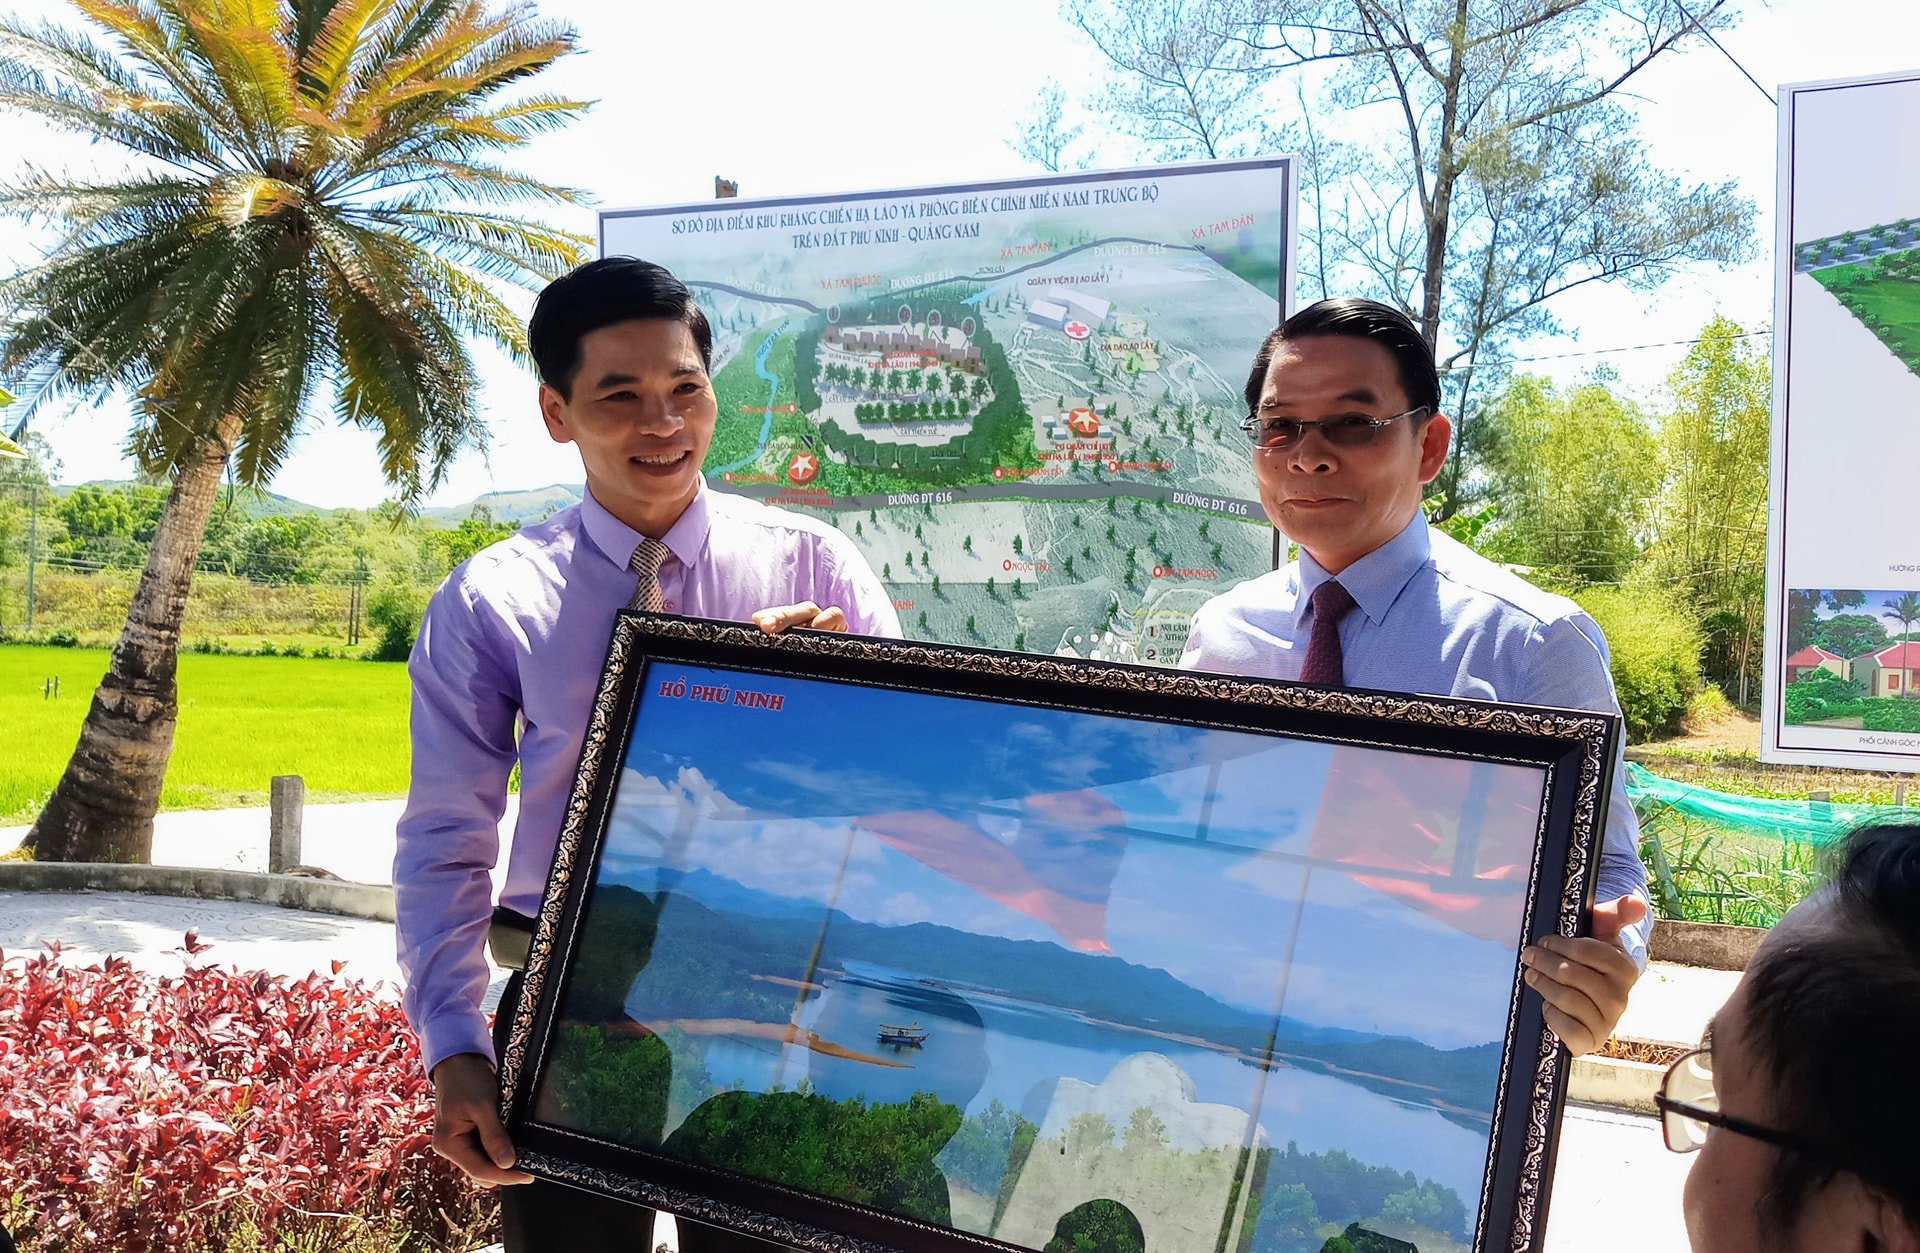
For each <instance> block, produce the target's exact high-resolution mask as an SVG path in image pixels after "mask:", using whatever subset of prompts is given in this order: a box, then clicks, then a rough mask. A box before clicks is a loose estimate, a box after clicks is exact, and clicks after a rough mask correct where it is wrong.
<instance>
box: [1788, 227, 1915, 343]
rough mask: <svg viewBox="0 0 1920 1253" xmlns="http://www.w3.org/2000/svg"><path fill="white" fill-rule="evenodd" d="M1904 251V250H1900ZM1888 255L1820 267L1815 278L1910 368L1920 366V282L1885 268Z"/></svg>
mask: <svg viewBox="0 0 1920 1253" xmlns="http://www.w3.org/2000/svg"><path fill="white" fill-rule="evenodd" d="M1896 255H1901V254H1896ZM1886 260H1888V258H1884V257H1883V258H1881V259H1880V260H1879V261H1878V262H1870V263H1868V264H1866V265H1837V266H1833V267H1832V268H1830V269H1825V270H1816V271H1815V272H1814V275H1813V277H1814V279H1815V281H1817V282H1818V283H1819V284H1820V285H1821V286H1822V287H1825V288H1826V289H1827V290H1828V291H1830V292H1832V293H1833V294H1834V296H1835V297H1837V298H1838V299H1839V301H1840V303H1841V304H1842V305H1845V306H1846V308H1847V311H1848V312H1850V313H1852V314H1853V315H1854V316H1855V317H1857V318H1859V319H1860V320H1861V321H1862V322H1865V321H1866V320H1867V319H1868V318H1869V317H1872V318H1876V319H1877V320H1878V321H1879V322H1880V325H1879V326H1878V327H1869V328H1868V329H1870V330H1872V331H1873V333H1874V334H1875V335H1877V336H1879V338H1880V341H1881V342H1882V343H1884V344H1886V346H1887V347H1888V348H1889V349H1890V350H1891V351H1892V352H1893V355H1894V356H1896V357H1898V358H1900V360H1901V361H1903V362H1904V363H1905V364H1906V366H1907V368H1908V369H1915V370H1920V283H1915V282H1911V281H1909V280H1906V279H1901V278H1895V277H1893V276H1892V275H1890V274H1887V273H1885V272H1883V270H1882V268H1881V266H1882V265H1883V264H1884V262H1885V261H1886Z"/></svg>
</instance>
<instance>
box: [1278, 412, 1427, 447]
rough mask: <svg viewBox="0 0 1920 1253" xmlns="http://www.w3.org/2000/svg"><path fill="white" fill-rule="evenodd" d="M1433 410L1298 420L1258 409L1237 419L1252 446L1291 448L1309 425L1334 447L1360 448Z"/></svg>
mask: <svg viewBox="0 0 1920 1253" xmlns="http://www.w3.org/2000/svg"><path fill="white" fill-rule="evenodd" d="M1431 412H1433V410H1432V409H1430V408H1429V407H1428V406H1426V405H1421V406H1420V407H1419V408H1418V409H1409V410H1407V411H1406V412H1405V413H1396V414H1394V415H1393V416H1392V417H1390V418H1369V417H1364V416H1362V415H1361V414H1357V413H1356V414H1352V415H1350V416H1348V417H1344V418H1328V419H1326V420H1325V421H1323V422H1301V421H1298V420H1296V419H1294V418H1275V417H1269V416H1264V415H1262V414H1258V413H1249V414H1248V415H1247V416H1246V417H1245V418H1244V419H1243V420H1242V421H1241V423H1240V429H1241V430H1243V431H1245V432H1246V433H1247V434H1248V435H1249V436H1251V437H1252V439H1253V446H1254V447H1255V448H1263V449H1276V448H1292V447H1293V446H1294V445H1296V444H1298V443H1299V442H1300V441H1301V439H1303V438H1304V437H1305V436H1306V433H1307V429H1308V428H1309V427H1312V428H1314V429H1316V430H1318V431H1319V432H1320V435H1321V437H1322V438H1323V439H1325V440H1326V441H1327V442H1328V443H1329V444H1332V445H1333V446H1334V447H1335V448H1361V447H1364V446H1365V445H1367V444H1371V443H1372V442H1373V440H1374V437H1375V436H1376V435H1378V434H1380V432H1381V431H1384V430H1386V429H1387V428H1388V427H1390V426H1392V425H1393V424H1394V423H1395V422H1404V421H1406V420H1407V419H1409V418H1413V419H1415V420H1418V419H1420V418H1424V417H1426V416H1427V415H1428V414H1429V413H1431Z"/></svg>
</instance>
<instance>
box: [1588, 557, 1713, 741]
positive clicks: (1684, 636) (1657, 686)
mask: <svg viewBox="0 0 1920 1253" xmlns="http://www.w3.org/2000/svg"><path fill="white" fill-rule="evenodd" d="M1575 598H1576V599H1577V600H1578V601H1579V602H1580V607H1581V608H1582V609H1584V610H1586V611H1587V613H1588V614H1589V615H1591V616H1592V618H1593V620H1594V621H1595V622H1596V623H1598V624H1599V626H1600V631H1601V633H1602V634H1603V635H1605V636H1606V639H1607V649H1608V651H1609V653H1610V654H1611V664H1612V670H1613V687H1614V692H1615V694H1616V695H1617V696H1618V697H1619V699H1620V712H1621V713H1622V714H1624V715H1625V716H1626V720H1627V734H1628V737H1629V738H1631V739H1634V740H1645V739H1651V738H1653V737H1655V736H1659V735H1670V734H1672V733H1674V732H1675V731H1678V730H1679V729H1680V720H1681V719H1682V718H1683V717H1685V716H1686V712H1687V706H1688V705H1689V704H1691V703H1692V701H1693V698H1694V696H1695V694H1696V693H1698V692H1699V690H1700V646H1701V633H1700V625H1699V622H1698V621H1697V619H1695V617H1694V615H1693V613H1692V610H1691V606H1690V605H1689V604H1688V603H1687V601H1686V599H1685V597H1684V595H1682V594H1680V593H1677V592H1675V591H1673V590H1672V589H1670V588H1667V587H1665V586H1663V585H1661V584H1658V583H1650V582H1639V583H1630V584H1627V585H1625V586H1621V587H1608V586H1593V587H1587V588H1583V589H1581V590H1580V591H1578V592H1576V593H1575Z"/></svg>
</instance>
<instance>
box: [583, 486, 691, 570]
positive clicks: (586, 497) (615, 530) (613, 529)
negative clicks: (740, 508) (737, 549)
mask: <svg viewBox="0 0 1920 1253" xmlns="http://www.w3.org/2000/svg"><path fill="white" fill-rule="evenodd" d="M580 519H581V523H582V525H584V526H585V528H586V532H587V538H588V539H590V540H592V541H593V546H594V547H595V548H598V549H599V550H600V551H601V552H602V553H604V554H605V555H606V558H607V560H608V561H611V562H613V564H615V565H616V566H619V567H620V568H621V569H622V570H625V569H628V568H630V567H631V566H632V564H633V552H634V549H636V548H638V547H640V541H641V540H642V539H643V538H645V537H644V536H642V535H641V534H640V532H638V531H636V530H634V529H633V528H632V527H630V526H628V525H627V524H626V523H624V522H622V521H621V520H620V519H618V518H616V517H614V516H613V515H612V514H611V513H609V512H607V507H606V506H605V505H603V504H601V503H600V502H599V501H598V500H595V499H594V496H593V491H592V489H588V490H587V491H586V492H585V493H584V494H583V495H582V496H581V498H580ZM712 528H713V513H712V510H711V505H710V503H709V501H708V500H707V484H706V480H705V479H702V480H701V481H700V486H699V488H698V489H697V490H696V491H695V492H694V494H693V500H692V501H691V502H690V503H689V504H688V505H687V508H686V512H684V513H682V514H681V515H680V520H679V521H677V522H675V523H674V524H673V526H672V527H670V528H669V529H668V531H667V533H666V534H665V535H663V536H661V537H660V540H661V542H662V543H664V544H665V545H666V546H667V551H669V552H671V553H672V554H673V555H674V557H675V559H677V560H678V561H679V562H680V564H681V565H682V566H685V567H687V568H689V569H691V568H692V567H693V566H694V564H695V563H696V562H698V561H699V559H700V554H701V553H703V552H705V551H706V547H707V535H708V533H709V532H710V531H711V530H712Z"/></svg>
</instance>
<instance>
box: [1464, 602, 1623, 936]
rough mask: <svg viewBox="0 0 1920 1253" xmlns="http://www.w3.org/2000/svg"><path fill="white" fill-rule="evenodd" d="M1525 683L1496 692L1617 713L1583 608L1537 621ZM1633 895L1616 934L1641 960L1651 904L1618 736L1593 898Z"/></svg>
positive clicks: (1595, 631) (1594, 629)
mask: <svg viewBox="0 0 1920 1253" xmlns="http://www.w3.org/2000/svg"><path fill="white" fill-rule="evenodd" d="M1528 671H1529V679H1530V683H1529V686H1530V688H1531V690H1530V691H1529V692H1528V693H1527V694H1526V695H1525V696H1514V697H1509V696H1508V693H1505V692H1502V693H1501V695H1502V697H1505V698H1509V699H1521V700H1525V701H1527V702H1528V703H1532V704H1540V705H1552V706H1554V707H1556V708H1560V709H1588V710H1592V711H1593V712H1595V713H1610V714H1616V715H1617V714H1619V712H1620V702H1619V700H1618V699H1617V698H1616V697H1615V695H1614V691H1613V673H1612V670H1611V669H1610V667H1609V664H1608V660H1607V641H1606V639H1605V637H1604V636H1602V635H1601V633H1600V627H1599V624H1598V623H1596V622H1594V620H1593V619H1592V618H1589V617H1587V616H1586V615H1585V614H1574V615H1570V616H1568V617H1565V618H1561V619H1558V620H1556V621H1553V622H1548V623H1543V624H1542V625H1541V626H1540V628H1539V631H1538V634H1537V636H1536V639H1535V641H1534V648H1533V649H1531V650H1530V656H1529V665H1528ZM1622 896H1636V897H1639V898H1640V899H1641V900H1642V901H1648V909H1647V917H1646V920H1645V921H1644V922H1640V923H1637V924H1635V925H1634V926H1631V927H1628V928H1627V929H1626V930H1625V931H1623V932H1621V937H1620V938H1621V940H1622V942H1623V943H1624V944H1625V945H1626V948H1627V952H1628V953H1629V954H1630V955H1631V956H1632V957H1633V960H1634V962H1635V964H1637V965H1638V966H1639V967H1640V968H1641V969H1642V970H1644V969H1646V965H1647V941H1648V939H1649V937H1651V936H1652V934H1653V909H1652V906H1651V901H1650V899H1649V897H1648V894H1647V868H1646V866H1645V865H1644V864H1642V862H1641V861H1640V820H1639V818H1638V817H1637V816H1636V815H1635V814H1634V812H1633V802H1632V801H1631V800H1630V799H1628V797H1627V763H1626V744H1625V740H1624V738H1623V739H1622V741H1621V743H1620V744H1619V745H1618V746H1617V747H1616V748H1615V749H1614V757H1613V790H1612V792H1611V794H1610V795H1609V796H1608V798H1607V822H1606V833H1605V837H1604V839H1603V840H1602V843H1601V849H1600V875H1599V882H1598V884H1597V885H1596V886H1595V889H1594V899H1595V900H1597V901H1611V900H1616V899H1618V898H1620V897H1622Z"/></svg>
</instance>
